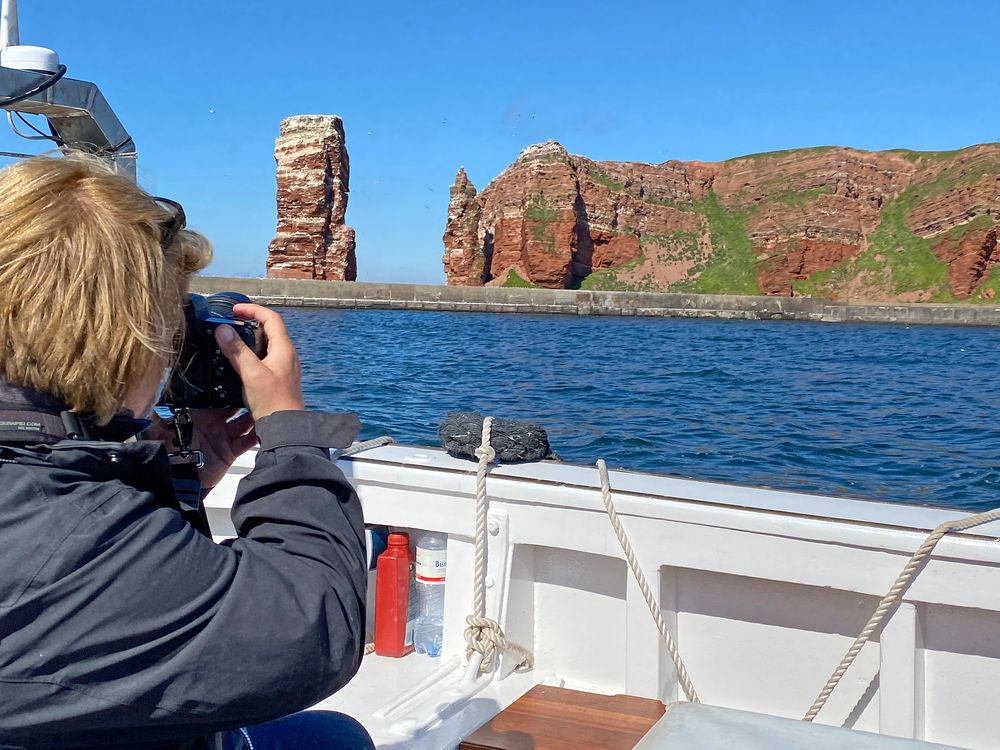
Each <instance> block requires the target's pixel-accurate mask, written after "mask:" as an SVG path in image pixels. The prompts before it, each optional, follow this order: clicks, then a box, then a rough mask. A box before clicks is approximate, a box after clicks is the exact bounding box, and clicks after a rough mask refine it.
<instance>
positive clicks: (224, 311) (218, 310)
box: [206, 292, 250, 318]
mask: <svg viewBox="0 0 1000 750" xmlns="http://www.w3.org/2000/svg"><path fill="white" fill-rule="evenodd" d="M206 301H207V302H208V309H209V310H210V311H211V313H212V315H214V316H216V317H218V318H233V317H235V316H234V315H233V307H234V306H235V305H241V304H245V303H247V302H249V301H250V298H249V297H247V296H246V295H245V294H240V293H239V292H219V293H218V294H212V295H210V296H208V297H206Z"/></svg>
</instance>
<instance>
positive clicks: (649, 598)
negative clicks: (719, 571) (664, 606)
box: [597, 458, 701, 703]
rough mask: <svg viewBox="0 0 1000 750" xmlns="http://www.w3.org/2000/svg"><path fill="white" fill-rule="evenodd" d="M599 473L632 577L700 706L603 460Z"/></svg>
mask: <svg viewBox="0 0 1000 750" xmlns="http://www.w3.org/2000/svg"><path fill="white" fill-rule="evenodd" d="M597 471H598V474H600V477H601V499H602V500H604V509H605V510H606V511H607V512H608V518H609V519H610V520H611V526H612V528H613V529H614V530H615V536H617V537H618V543H619V544H621V546H622V552H624V553H625V560H626V562H628V566H629V569H630V570H631V571H632V575H633V576H635V582H636V583H637V584H639V590H640V591H641V592H642V598H643V599H645V600H646V606H647V607H649V613H650V614H651V615H653V621H654V622H655V623H656V629H657V630H659V631H660V635H661V636H662V637H663V642H664V643H665V644H666V646H667V653H669V654H670V659H671V660H672V661H673V663H674V669H676V670H677V681H678V682H680V684H681V687H682V688H683V689H684V695H685V696H687V699H688V700H689V701H690V702H691V703H700V702H701V701H699V700H698V694H697V693H696V692H695V690H694V685H693V684H692V682H691V677H690V675H688V671H687V669H686V668H685V667H684V662H683V661H681V656H680V654H679V653H677V646H676V645H675V644H674V639H673V638H672V637H671V636H670V631H669V630H668V629H667V624H666V623H665V622H664V621H663V614H662V613H661V612H660V605H659V604H657V602H656V597H655V596H654V595H653V591H652V589H650V587H649V583H648V582H647V581H646V576H645V575H644V574H643V572H642V569H641V568H640V567H639V561H638V560H637V559H636V557H635V550H633V549H632V543H631V542H630V541H629V539H628V534H626V533H625V527H624V526H622V523H621V521H620V520H619V518H618V513H616V512H615V505H614V502H613V501H612V499H611V483H610V482H609V481H608V466H607V464H606V463H604V459H603V458H601V459H598V461H597Z"/></svg>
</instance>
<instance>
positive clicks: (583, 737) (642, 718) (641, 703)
mask: <svg viewBox="0 0 1000 750" xmlns="http://www.w3.org/2000/svg"><path fill="white" fill-rule="evenodd" d="M663 711H664V706H663V704H662V703H660V701H657V700H651V699H649V698H636V697H634V696H631V695H595V694H594V693H584V692H581V691H579V690H567V689H566V688H557V687H549V686H547V685H538V686H537V687H534V688H532V689H531V690H529V691H528V692H527V693H526V694H525V695H524V696H522V697H521V698H519V699H518V700H516V701H515V702H514V703H513V704H511V706H510V707H509V708H507V710H505V711H502V712H501V713H499V714H498V715H497V716H496V717H495V718H494V719H492V720H491V721H489V722H488V723H487V724H485V725H484V726H482V727H481V728H480V729H478V730H477V731H476V732H474V733H473V734H472V735H470V736H469V737H467V738H466V739H465V741H464V742H462V743H461V744H460V745H459V748H460V749H461V750H632V748H634V747H635V745H636V743H637V742H638V741H639V740H641V739H642V738H643V736H644V735H645V734H646V733H647V732H648V731H649V730H650V729H651V728H652V726H653V725H654V724H655V723H656V722H657V721H658V720H659V719H660V717H661V716H663Z"/></svg>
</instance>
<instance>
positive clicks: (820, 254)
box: [757, 239, 861, 297]
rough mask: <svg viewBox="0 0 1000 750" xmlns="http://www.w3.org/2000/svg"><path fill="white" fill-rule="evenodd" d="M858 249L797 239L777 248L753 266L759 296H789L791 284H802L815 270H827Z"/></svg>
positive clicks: (838, 244) (856, 247) (823, 241)
mask: <svg viewBox="0 0 1000 750" xmlns="http://www.w3.org/2000/svg"><path fill="white" fill-rule="evenodd" d="M860 250H861V248H860V247H859V246H858V245H846V244H842V243H839V242H830V241H828V240H812V239H798V240H791V241H789V242H788V243H786V244H784V245H782V246H780V247H778V248H777V252H775V253H774V254H773V255H771V256H770V257H769V258H768V259H767V260H766V261H765V262H763V263H761V264H760V265H759V266H758V267H757V281H758V283H759V284H760V290H761V293H763V294H767V295H782V296H786V297H791V296H792V282H793V281H803V280H805V279H808V278H809V275H810V274H813V273H816V272H817V271H827V270H829V269H831V268H833V267H834V266H835V265H837V264H838V263H840V262H841V261H842V260H844V259H845V258H853V257H854V256H855V255H857V254H858V252H859V251H860Z"/></svg>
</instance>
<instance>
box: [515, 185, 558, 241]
mask: <svg viewBox="0 0 1000 750" xmlns="http://www.w3.org/2000/svg"><path fill="white" fill-rule="evenodd" d="M558 218H559V211H558V210H556V209H554V208H552V207H551V206H549V204H548V203H547V202H546V200H545V198H544V197H543V196H541V195H538V196H535V198H533V199H532V201H531V203H529V204H528V205H527V207H525V209H524V219H525V224H526V225H527V227H528V232H529V233H530V234H531V239H532V240H534V241H535V242H537V243H538V244H539V246H540V247H541V248H542V250H544V251H545V252H547V253H555V252H556V238H555V235H553V234H552V228H551V227H550V226H549V225H550V224H551V223H552V222H553V221H555V220H556V219H558Z"/></svg>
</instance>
